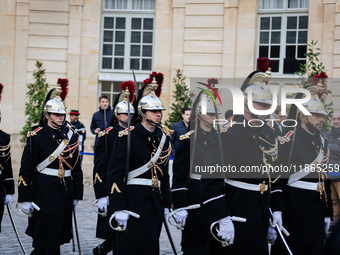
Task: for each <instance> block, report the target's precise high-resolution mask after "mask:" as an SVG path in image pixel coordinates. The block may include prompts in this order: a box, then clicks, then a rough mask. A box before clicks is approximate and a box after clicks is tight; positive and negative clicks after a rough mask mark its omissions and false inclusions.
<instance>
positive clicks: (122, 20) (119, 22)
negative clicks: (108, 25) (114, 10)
mask: <svg viewBox="0 0 340 255" xmlns="http://www.w3.org/2000/svg"><path fill="white" fill-rule="evenodd" d="M116 28H117V29H125V18H116Z"/></svg>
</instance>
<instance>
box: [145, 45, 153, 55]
mask: <svg viewBox="0 0 340 255" xmlns="http://www.w3.org/2000/svg"><path fill="white" fill-rule="evenodd" d="M143 57H152V46H149V45H143Z"/></svg>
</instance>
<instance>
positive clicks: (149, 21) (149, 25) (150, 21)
mask: <svg viewBox="0 0 340 255" xmlns="http://www.w3.org/2000/svg"><path fill="white" fill-rule="evenodd" d="M143 29H144V30H152V29H153V19H144V25H143Z"/></svg>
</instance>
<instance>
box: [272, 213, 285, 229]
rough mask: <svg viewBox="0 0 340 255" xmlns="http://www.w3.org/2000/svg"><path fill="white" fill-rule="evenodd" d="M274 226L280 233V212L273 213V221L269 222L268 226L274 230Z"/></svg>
mask: <svg viewBox="0 0 340 255" xmlns="http://www.w3.org/2000/svg"><path fill="white" fill-rule="evenodd" d="M276 224H277V225H278V226H279V229H280V230H281V231H282V212H281V211H275V212H273V221H270V226H271V227H272V228H274V229H275V228H276Z"/></svg>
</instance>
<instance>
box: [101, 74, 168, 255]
mask: <svg viewBox="0 0 340 255" xmlns="http://www.w3.org/2000/svg"><path fill="white" fill-rule="evenodd" d="M152 76H153V77H155V78H156V79H157V83H158V85H157V83H156V81H155V80H154V81H153V82H152V84H148V85H145V86H144V87H143V88H142V89H140V91H139V92H138V100H136V101H135V103H134V108H135V109H136V111H137V110H138V114H137V112H136V113H135V115H134V117H133V120H132V124H134V126H131V128H130V135H131V146H130V157H129V159H127V150H128V147H129V145H128V144H127V141H128V136H127V135H128V130H123V131H120V132H119V134H118V138H117V140H116V142H115V144H114V146H113V151H112V156H111V160H110V163H109V167H108V173H107V178H108V188H109V191H110V195H109V207H110V210H109V211H110V214H111V213H114V219H115V220H112V224H113V225H117V223H118V224H119V225H120V226H121V229H122V230H123V231H117V232H116V239H115V246H114V254H127V255H129V254H130V255H135V254H140V253H143V254H150V255H159V237H160V233H161V228H162V222H163V220H164V214H166V213H168V212H169V209H168V208H169V207H170V185H169V175H168V171H167V169H168V167H167V164H168V159H169V155H170V152H171V146H170V142H169V139H170V138H169V135H170V134H169V135H167V134H165V133H164V131H163V130H162V128H161V127H160V121H161V118H162V110H164V108H163V106H162V102H161V101H160V99H159V98H158V97H159V96H160V89H161V84H162V81H163V74H160V73H158V74H156V73H155V72H153V74H152ZM127 162H128V163H129V165H128V172H126V168H127ZM131 212H132V213H131ZM133 213H135V214H138V215H139V218H136V217H135V216H137V215H134V214H133ZM131 214H132V215H133V216H132V215H131ZM111 217H113V216H111ZM137 217H138V216H137ZM115 221H117V222H115Z"/></svg>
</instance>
